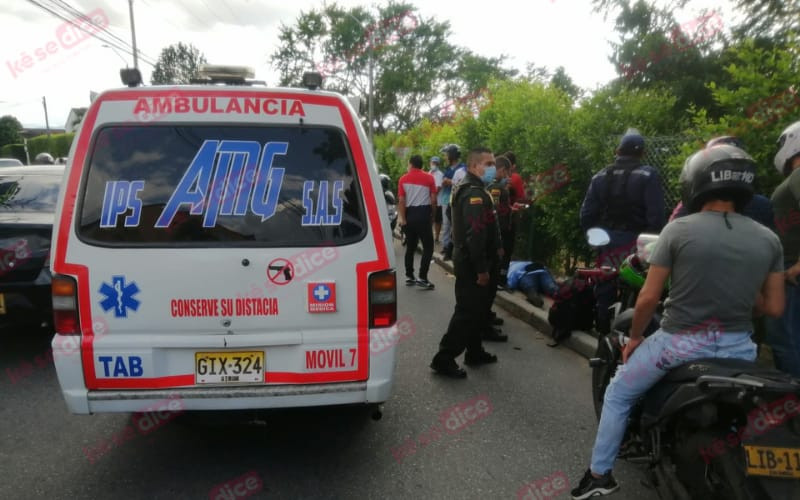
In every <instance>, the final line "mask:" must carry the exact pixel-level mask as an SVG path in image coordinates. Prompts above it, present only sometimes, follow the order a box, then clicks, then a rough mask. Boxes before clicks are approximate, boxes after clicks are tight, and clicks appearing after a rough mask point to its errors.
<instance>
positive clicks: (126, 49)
mask: <svg viewBox="0 0 800 500" xmlns="http://www.w3.org/2000/svg"><path fill="white" fill-rule="evenodd" d="M28 2H29V3H32V4H33V5H35V6H37V7H39V8H41V9H42V10H45V11H46V12H49V13H50V14H52V15H54V16H56V17H58V18H59V19H61V20H63V21H66V22H67V23H69V24H71V25H73V26H75V27H76V28H78V29H79V30H81V31H83V32H85V33H87V34H88V35H90V36H92V37H94V38H97V39H98V40H100V41H102V42H104V43H106V44H108V45H110V46H113V47H114V48H117V49H119V50H122V51H124V52H126V53H128V54H132V52H131V49H130V48H129V47H127V46H121V45H120V44H119V42H116V41H115V40H109V39H107V38H104V37H103V36H101V35H99V34H97V33H93V32H91V31H89V30H87V29H86V28H84V27H83V26H81V25H80V24H78V23H76V22H75V21H74V20H73V19H70V17H67V16H66V15H65V14H63V12H59V11H58V10H59V9H57V8H55V9H54V7H53V6H52V5H51V6H47V5H43V4H41V3H39V2H38V1H37V0H28ZM90 24H91V25H92V26H95V25H94V23H90ZM146 62H147V63H148V64H152V63H150V62H149V61H146Z"/></svg>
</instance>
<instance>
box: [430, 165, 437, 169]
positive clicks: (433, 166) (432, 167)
mask: <svg viewBox="0 0 800 500" xmlns="http://www.w3.org/2000/svg"><path fill="white" fill-rule="evenodd" d="M431 170H439V165H431Z"/></svg>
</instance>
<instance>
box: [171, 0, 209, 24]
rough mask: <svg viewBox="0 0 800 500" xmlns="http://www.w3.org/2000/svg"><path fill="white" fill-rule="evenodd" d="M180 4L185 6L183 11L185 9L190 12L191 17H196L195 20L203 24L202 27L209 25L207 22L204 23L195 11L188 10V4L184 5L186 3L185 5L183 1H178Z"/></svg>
mask: <svg viewBox="0 0 800 500" xmlns="http://www.w3.org/2000/svg"><path fill="white" fill-rule="evenodd" d="M178 3H180V4H181V5H182V6H183V9H184V10H185V11H187V12H189V14H191V15H192V17H194V18H195V19H197V21H198V22H199V23H200V24H202V25H207V24H208V23H207V22H206V21H203V20H202V19H200V17H198V15H197V14H195V13H194V9H188V8H186V4H184V3H183V2H182V1H181V0H178Z"/></svg>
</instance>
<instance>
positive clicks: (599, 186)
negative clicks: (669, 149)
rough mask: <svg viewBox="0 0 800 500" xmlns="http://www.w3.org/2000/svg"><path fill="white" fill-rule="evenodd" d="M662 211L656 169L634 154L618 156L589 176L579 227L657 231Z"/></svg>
mask: <svg viewBox="0 0 800 500" xmlns="http://www.w3.org/2000/svg"><path fill="white" fill-rule="evenodd" d="M666 215H667V214H666V210H665V206H664V190H663V187H662V185H661V176H660V175H659V174H658V170H656V169H655V168H654V167H651V166H649V165H642V164H641V163H640V162H639V160H638V159H637V158H633V157H629V156H618V157H617V158H616V160H615V161H614V164H613V165H610V166H608V167H606V168H604V169H603V170H601V171H600V172H598V173H597V174H596V175H595V176H594V177H592V181H591V183H590V184H589V189H588V190H587V192H586V197H585V198H584V199H583V205H581V227H582V228H583V230H584V231H585V230H587V229H589V228H590V227H602V228H604V229H607V230H616V231H621V232H626V233H631V234H639V233H645V232H649V233H659V232H660V231H661V228H662V227H664V223H665V222H666Z"/></svg>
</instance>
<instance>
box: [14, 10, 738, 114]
mask: <svg viewBox="0 0 800 500" xmlns="http://www.w3.org/2000/svg"><path fill="white" fill-rule="evenodd" d="M37 1H38V3H49V2H52V1H54V0H37ZM55 1H57V0H55ZM61 3H62V4H64V3H65V4H68V5H70V6H72V7H74V8H75V9H76V10H78V11H80V12H83V13H85V14H86V15H89V16H90V17H92V18H93V19H95V20H96V21H97V22H99V23H103V24H105V23H108V30H109V31H111V32H112V33H113V34H115V35H117V36H118V37H119V38H121V39H122V40H124V41H125V42H127V43H129V44H130V41H131V29H130V16H129V11H128V2H127V1H126V0H64V1H61ZM329 3H330V2H329ZM336 3H338V4H339V5H342V6H346V7H352V6H357V5H362V6H369V5H374V2H373V3H369V2H366V1H363V0H361V1H359V0H339V1H338V2H336ZM381 3H384V2H381ZM412 3H414V4H415V5H417V6H418V8H419V11H420V13H421V14H422V16H423V17H425V18H429V17H435V18H436V19H437V20H438V21H444V20H447V21H449V22H450V26H451V31H452V36H451V38H450V42H451V43H453V44H455V45H458V46H461V47H466V48H468V49H470V50H472V51H473V52H475V53H478V54H480V55H483V56H487V57H497V56H500V55H505V56H507V60H506V63H505V64H506V65H507V66H510V67H514V68H516V69H518V70H520V71H521V72H524V70H525V67H526V65H527V64H528V63H534V64H536V65H537V66H547V67H549V68H550V69H555V68H556V67H557V66H564V67H565V69H566V71H567V74H569V75H570V77H571V78H572V79H573V81H574V82H575V83H576V84H578V85H579V86H581V87H583V88H585V89H589V90H591V89H594V88H596V87H598V86H600V85H602V84H604V83H606V82H608V81H610V80H612V79H613V78H615V77H616V72H615V70H614V68H613V66H612V64H611V63H610V62H609V57H610V56H611V46H610V44H609V42H610V41H612V40H616V39H617V35H616V33H615V32H614V29H613V28H614V23H613V19H608V20H604V19H603V15H602V14H600V13H596V12H593V10H592V5H591V0H522V1H520V0H492V1H491V2H487V1H475V0H428V1H425V2H413V1H412ZM720 3H722V4H724V5H725V6H726V7H725V8H724V9H723V10H722V12H721V14H722V19H723V21H725V20H727V19H730V16H731V15H732V14H731V11H730V9H729V7H728V3H727V2H725V1H723V2H720V1H717V2H715V1H713V0H694V1H692V2H691V3H690V5H689V6H688V7H687V9H686V10H685V11H682V12H678V13H676V18H677V20H678V22H679V23H683V22H689V21H691V20H692V19H694V18H696V17H697V15H698V13H699V12H700V11H701V9H703V8H708V9H713V8H715V7H717V5H719V4H720ZM322 5H323V2H322V1H320V0H282V1H273V0H133V8H134V24H135V27H136V41H137V45H138V48H139V51H140V52H142V53H144V54H145V55H146V56H147V58H148V59H149V60H151V61H153V62H155V60H156V59H157V57H158V55H159V54H160V52H161V50H162V49H163V48H165V47H167V46H168V45H171V44H174V43H177V42H183V43H191V44H193V45H194V46H195V47H197V48H198V49H199V50H200V51H201V52H202V53H203V54H204V55H205V56H206V59H207V60H208V62H209V63H212V64H235V65H247V66H251V67H253V68H254V69H255V76H256V78H257V79H259V80H265V81H266V82H267V84H268V85H276V84H277V82H278V75H277V72H276V71H275V69H274V68H273V67H272V66H271V65H270V63H269V56H270V55H271V54H272V53H273V52H274V51H275V49H276V48H277V45H278V32H279V28H280V26H281V24H282V23H283V24H288V25H291V24H292V23H293V22H294V20H295V19H296V18H297V16H298V15H299V14H300V12H302V11H308V10H310V9H312V8H320V7H322ZM0 26H2V27H3V39H4V41H3V43H2V44H0V63H2V67H1V68H0V89H1V90H0V116H4V115H9V114H10V115H13V116H15V117H16V118H17V119H19V120H20V122H22V124H23V126H25V127H44V125H45V114H44V108H43V105H42V98H43V97H45V98H46V101H47V111H48V116H49V121H50V125H51V127H58V128H63V127H64V124H65V122H66V119H67V115H68V114H69V111H70V109H71V108H75V107H85V106H88V105H89V103H90V101H89V99H90V97H89V96H90V92H91V91H94V92H101V91H103V90H105V89H109V88H117V87H120V86H121V82H120V79H119V69H120V68H121V67H124V66H125V64H128V65H131V66H132V64H133V63H132V57H131V56H130V55H129V54H125V53H124V52H121V51H118V50H115V49H112V48H109V47H104V46H103V45H104V43H103V42H102V41H100V40H97V39H96V38H92V37H89V36H87V35H86V34H85V33H82V32H80V31H77V33H78V34H77V35H76V34H75V29H74V28H72V27H71V26H69V25H68V23H66V22H65V21H64V20H62V19H59V18H57V17H55V16H54V15H52V14H50V13H48V12H47V11H45V10H43V9H41V8H40V7H37V6H36V5H34V4H33V3H31V2H30V1H26V0H4V1H3V5H2V6H0ZM139 67H140V69H141V70H142V76H143V78H144V81H145V83H149V81H150V73H151V72H152V66H151V65H149V64H146V63H144V62H143V61H141V60H140V61H139Z"/></svg>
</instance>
